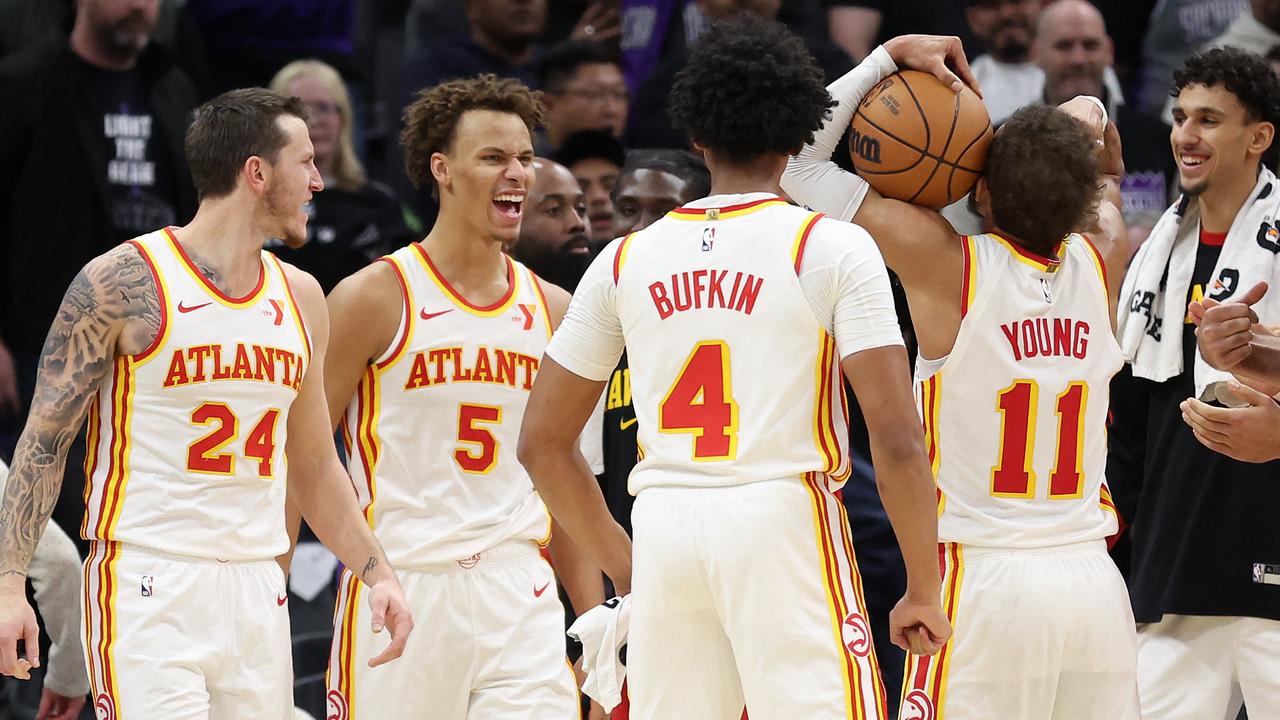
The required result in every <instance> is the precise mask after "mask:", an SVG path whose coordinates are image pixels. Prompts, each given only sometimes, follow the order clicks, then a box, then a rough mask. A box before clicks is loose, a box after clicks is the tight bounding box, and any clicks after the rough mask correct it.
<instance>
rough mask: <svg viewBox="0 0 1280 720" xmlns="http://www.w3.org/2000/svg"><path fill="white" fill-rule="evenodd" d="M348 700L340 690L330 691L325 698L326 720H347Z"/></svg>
mask: <svg viewBox="0 0 1280 720" xmlns="http://www.w3.org/2000/svg"><path fill="white" fill-rule="evenodd" d="M349 717H350V715H349V714H348V713H347V698H346V697H345V696H344V695H343V694H342V693H341V692H340V691H338V690H330V691H329V694H328V695H327V696H326V697H325V703H324V720H347V718H349Z"/></svg>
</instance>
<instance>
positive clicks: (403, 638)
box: [369, 579, 413, 667]
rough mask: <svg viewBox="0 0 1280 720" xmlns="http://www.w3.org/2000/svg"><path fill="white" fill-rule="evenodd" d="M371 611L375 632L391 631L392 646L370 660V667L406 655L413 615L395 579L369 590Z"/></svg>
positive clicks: (385, 581)
mask: <svg viewBox="0 0 1280 720" xmlns="http://www.w3.org/2000/svg"><path fill="white" fill-rule="evenodd" d="M369 609H370V610H372V611H373V623H372V624H373V631H374V632H375V633H380V632H382V628H383V627H384V626H385V627H387V628H388V629H390V630H391V644H390V645H388V646H387V649H386V650H383V651H382V653H381V654H380V655H378V656H377V657H375V658H373V659H371V660H369V667H378V666H379V665H382V664H383V663H389V662H391V661H392V660H395V659H396V658H398V657H400V655H402V654H403V653H404V646H405V643H406V642H408V640H409V633H411V632H413V613H411V612H410V611H409V603H408V601H407V600H405V599H404V590H402V589H401V588H400V583H399V582H398V581H396V580H395V579H388V580H380V581H378V582H376V583H374V585H373V587H371V588H369Z"/></svg>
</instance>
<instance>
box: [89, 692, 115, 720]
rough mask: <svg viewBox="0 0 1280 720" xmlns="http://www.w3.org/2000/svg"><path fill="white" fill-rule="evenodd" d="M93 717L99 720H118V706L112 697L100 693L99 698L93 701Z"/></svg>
mask: <svg viewBox="0 0 1280 720" xmlns="http://www.w3.org/2000/svg"><path fill="white" fill-rule="evenodd" d="M93 716H94V717H95V718H97V720H116V704H115V702H114V701H113V700H112V699H111V696H110V695H108V694H106V693H98V698H97V699H96V700H94V701H93Z"/></svg>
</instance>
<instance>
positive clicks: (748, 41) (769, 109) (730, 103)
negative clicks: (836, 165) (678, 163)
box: [668, 14, 833, 162]
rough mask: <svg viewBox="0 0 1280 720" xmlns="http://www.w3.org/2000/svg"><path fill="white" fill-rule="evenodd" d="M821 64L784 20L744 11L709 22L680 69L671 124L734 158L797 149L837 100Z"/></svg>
mask: <svg viewBox="0 0 1280 720" xmlns="http://www.w3.org/2000/svg"><path fill="white" fill-rule="evenodd" d="M832 104H833V103H832V100H831V96H830V95H829V94H828V93H827V88H826V80H825V79H824V77H823V74H822V68H820V67H818V63H817V62H816V61H815V60H814V59H813V56H812V55H810V54H809V50H808V49H807V48H806V47H805V45H804V42H803V41H802V40H801V39H800V38H799V37H797V36H796V35H794V34H793V33H792V32H791V31H790V30H788V29H787V28H786V27H785V26H783V25H782V24H780V23H777V22H774V21H772V20H764V19H762V18H759V17H757V16H755V15H751V14H743V15H742V16H739V17H736V18H733V19H731V20H724V21H721V22H717V23H715V24H714V25H712V26H711V29H710V30H708V31H707V32H706V33H705V34H704V35H703V36H702V37H701V38H699V40H698V42H697V43H696V44H695V45H694V46H693V49H692V50H691V51H690V53H689V64H688V65H686V66H685V67H684V69H683V70H681V71H680V73H679V74H678V75H676V80H675V84H674V86H673V87H672V88H671V99H670V103H669V107H668V112H669V113H670V115H671V120H672V124H673V126H674V127H675V128H676V129H678V130H683V131H685V132H686V133H688V135H689V137H690V139H692V140H693V141H694V142H696V143H698V144H699V145H701V146H703V147H706V148H708V149H710V150H711V151H713V152H714V153H715V154H716V155H718V156H720V157H723V158H725V159H727V160H729V161H731V162H744V161H749V160H752V159H755V158H757V157H760V156H761V155H765V154H768V153H780V154H793V153H796V152H798V151H799V150H800V149H801V148H802V147H804V145H805V143H808V142H811V141H812V140H813V134H814V132H815V131H817V129H818V128H820V127H821V126H822V120H823V118H824V117H826V115H827V112H828V110H829V108H830V107H831V105H832Z"/></svg>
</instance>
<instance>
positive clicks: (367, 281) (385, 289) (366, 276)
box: [328, 256, 406, 315]
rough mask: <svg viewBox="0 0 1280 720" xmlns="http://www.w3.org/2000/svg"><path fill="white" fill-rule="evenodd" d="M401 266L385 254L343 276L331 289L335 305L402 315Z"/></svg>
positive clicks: (402, 278)
mask: <svg viewBox="0 0 1280 720" xmlns="http://www.w3.org/2000/svg"><path fill="white" fill-rule="evenodd" d="M405 282H406V279H405V278H404V276H403V274H402V271H401V270H400V266H398V265H397V264H396V263H395V261H394V260H392V259H391V257H390V256H384V257H382V258H380V259H378V260H375V261H374V262H371V263H369V264H368V265H366V266H364V267H362V268H360V269H359V270H357V271H356V272H354V273H352V274H350V275H348V276H347V277H345V278H343V279H342V281H341V282H339V283H338V284H337V285H336V286H334V288H333V290H331V291H329V298H328V302H329V305H330V306H331V307H335V308H336V307H343V308H346V307H350V308H352V309H358V310H360V311H362V312H378V311H380V310H385V311H388V312H392V313H395V314H397V315H398V314H399V312H400V311H401V309H402V308H401V306H402V304H403V303H404V297H405V287H404V283H405Z"/></svg>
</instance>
